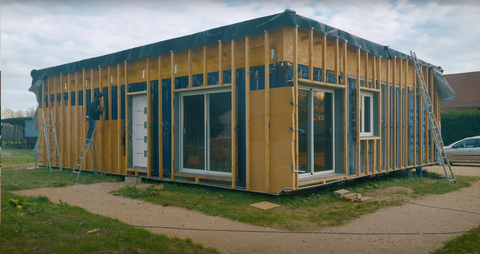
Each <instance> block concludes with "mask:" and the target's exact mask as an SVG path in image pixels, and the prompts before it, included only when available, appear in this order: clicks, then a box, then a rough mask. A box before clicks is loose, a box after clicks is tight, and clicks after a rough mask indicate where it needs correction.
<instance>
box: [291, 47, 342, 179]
mask: <svg viewBox="0 0 480 254" xmlns="http://www.w3.org/2000/svg"><path fill="white" fill-rule="evenodd" d="M347 45H348V41H347V40H345V41H344V43H343V52H344V54H343V55H344V61H343V64H344V67H343V80H344V82H343V83H344V84H345V87H344V88H343V89H344V90H343V108H344V113H343V129H344V130H345V131H344V135H343V147H345V149H343V163H344V164H343V165H344V171H345V177H348V149H347V148H348V133H349V131H348V78H347V69H348V68H347V67H348V61H347V60H348V59H347V55H348V54H347V52H348V49H347ZM297 121H298V120H297Z"/></svg>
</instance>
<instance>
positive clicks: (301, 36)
mask: <svg viewBox="0 0 480 254" xmlns="http://www.w3.org/2000/svg"><path fill="white" fill-rule="evenodd" d="M297 50H298V51H297V53H298V64H303V65H309V56H310V35H309V32H305V31H300V29H299V31H298V49H297Z"/></svg>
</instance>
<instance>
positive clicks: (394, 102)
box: [391, 56, 398, 170]
mask: <svg viewBox="0 0 480 254" xmlns="http://www.w3.org/2000/svg"><path fill="white" fill-rule="evenodd" d="M392 101H393V107H392V110H393V115H392V116H391V117H392V122H393V123H392V125H393V128H392V132H393V133H392V136H393V138H392V140H393V142H392V150H393V153H392V160H393V163H392V165H393V166H392V169H393V170H395V168H396V167H397V159H398V158H397V144H396V143H397V136H396V134H397V56H395V57H394V58H393V98H392Z"/></svg>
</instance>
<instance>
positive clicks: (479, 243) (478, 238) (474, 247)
mask: <svg viewBox="0 0 480 254" xmlns="http://www.w3.org/2000/svg"><path fill="white" fill-rule="evenodd" d="M479 252H480V227H478V228H475V229H472V230H470V232H468V233H466V234H463V235H462V236H460V237H457V238H455V239H453V240H451V241H449V242H447V243H446V244H445V246H444V247H443V248H441V249H438V250H436V251H435V252H433V254H446V253H451V254H460V253H479Z"/></svg>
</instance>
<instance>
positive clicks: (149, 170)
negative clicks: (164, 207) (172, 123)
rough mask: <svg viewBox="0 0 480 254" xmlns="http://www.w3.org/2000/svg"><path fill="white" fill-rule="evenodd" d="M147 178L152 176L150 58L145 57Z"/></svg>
mask: <svg viewBox="0 0 480 254" xmlns="http://www.w3.org/2000/svg"><path fill="white" fill-rule="evenodd" d="M146 62H147V63H146V64H147V127H148V129H147V178H149V179H150V178H152V150H153V148H152V139H153V137H152V127H151V126H152V100H151V97H152V96H151V94H152V91H151V86H150V59H149V58H148V57H147V59H146Z"/></svg>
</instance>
